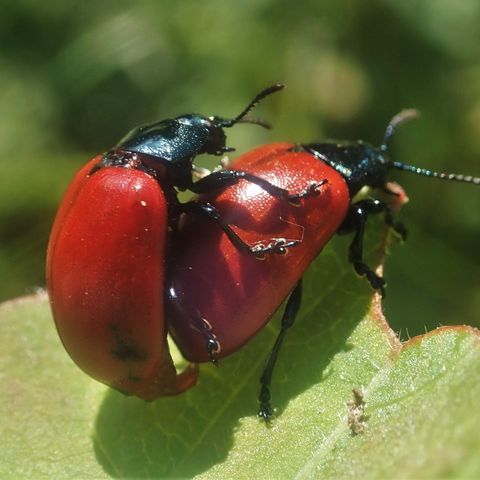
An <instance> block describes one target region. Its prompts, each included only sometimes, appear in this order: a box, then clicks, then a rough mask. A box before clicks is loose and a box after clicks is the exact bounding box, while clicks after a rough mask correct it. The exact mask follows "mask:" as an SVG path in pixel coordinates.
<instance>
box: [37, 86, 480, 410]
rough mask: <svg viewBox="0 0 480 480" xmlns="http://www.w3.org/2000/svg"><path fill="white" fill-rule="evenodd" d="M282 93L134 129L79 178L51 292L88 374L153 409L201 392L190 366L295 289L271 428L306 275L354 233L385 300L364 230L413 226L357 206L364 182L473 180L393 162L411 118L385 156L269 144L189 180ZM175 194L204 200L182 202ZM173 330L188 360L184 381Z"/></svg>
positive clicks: (382, 209)
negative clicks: (232, 131)
mask: <svg viewBox="0 0 480 480" xmlns="http://www.w3.org/2000/svg"><path fill="white" fill-rule="evenodd" d="M281 88H282V86H281V85H273V86H272V87H269V88H267V89H265V90H263V91H262V92H260V93H259V94H258V95H257V96H256V97H255V98H254V99H253V100H252V102H250V104H249V105H248V106H247V108H245V109H244V110H243V111H242V112H241V113H240V114H239V115H238V116H237V117H235V118H233V119H224V118H221V117H203V116H200V115H183V116H180V117H177V118H175V119H169V120H164V121H161V122H157V123H154V124H151V125H148V126H146V127H140V128H138V129H135V130H133V131H132V132H130V133H129V134H128V135H127V136H126V137H125V138H124V139H123V140H122V141H121V142H120V143H119V144H118V145H117V146H116V147H115V148H114V149H112V150H110V151H108V152H107V153H105V154H104V155H100V156H97V157H95V158H94V159H92V160H91V161H90V162H88V163H87V165H85V166H84V167H83V168H82V169H81V170H80V171H79V172H78V174H77V175H76V177H75V178H74V180H73V181H72V183H71V185H70V187H69V189H68V190H67V193H66V195H65V198H64V200H63V202H62V204H61V206H60V209H59V211H58V213H57V217H56V219H55V223H54V226H53V229H52V234H51V237H50V243H49V250H48V259H47V283H48V290H49V294H50V301H51V306H52V310H53V314H54V318H55V322H56V325H57V329H58V331H59V334H60V337H61V339H62V341H63V343H64V345H65V348H66V349H67V351H68V352H69V354H70V356H71V357H72V358H73V360H74V361H75V362H76V363H77V364H78V365H79V366H80V367H81V368H82V369H83V370H84V371H85V372H86V373H88V374H89V375H91V376H92V377H94V378H96V379H97V380H100V381H102V382H104V383H106V384H108V385H110V386H112V387H114V388H116V389H118V390H120V391H122V392H124V393H128V394H133V395H137V396H139V397H141V398H143V399H145V400H153V399H155V398H157V397H160V396H164V395H175V394H178V393H181V392H182V391H184V390H186V389H188V388H190V387H192V386H193V385H194V384H195V383H196V381H197V377H198V368H197V366H196V364H197V363H199V362H204V361H209V360H211V361H214V362H216V361H217V359H218V358H222V357H224V356H226V355H229V354H231V353H233V352H234V351H235V350H237V349H238V348H240V347H241V346H242V345H244V344H245V343H246V342H247V341H248V340H249V339H250V338H251V337H252V336H253V335H254V334H255V333H256V332H257V331H258V330H259V329H261V328H262V327H263V326H264V325H265V323H266V322H267V321H268V320H269V319H270V317H271V316H272V315H273V313H274V312H275V310H277V309H278V307H279V306H280V305H281V303H282V302H283V300H284V299H285V298H286V297H288V296H289V294H290V296H289V299H288V301H287V305H286V310H285V313H284V316H283V319H282V327H281V330H280V333H279V336H278V338H277V341H276V342H275V345H274V347H273V350H272V352H271V354H270V357H269V359H268V361H267V365H266V367H265V370H264V373H263V375H262V377H261V392H260V412H259V414H260V416H262V417H263V418H265V419H268V418H269V417H270V416H271V413H272V410H271V407H270V393H269V385H270V381H271V377H272V372H273V367H274V364H275V361H276V358H277V355H278V351H279V348H280V346H281V343H282V341H283V338H284V336H285V332H286V331H287V329H288V328H289V327H290V326H291V325H292V323H293V321H294V319H295V315H296V313H297V311H298V309H299V307H300V302H301V277H302V275H303V272H304V271H305V270H306V268H307V267H308V265H309V264H310V263H311V261H312V260H313V258H314V257H315V256H316V255H317V254H318V253H319V252H320V251H321V249H322V248H323V246H324V245H325V244H326V243H327V242H328V240H329V239H330V238H331V237H332V236H333V235H334V234H335V233H337V232H338V233H347V232H353V233H354V239H353V242H352V244H351V247H350V253H349V256H350V260H351V261H352V263H353V265H354V268H355V270H356V272H357V273H358V274H360V275H363V276H365V277H366V278H367V280H368V281H369V283H370V284H371V286H372V287H373V288H374V289H376V290H379V291H381V292H383V288H384V281H383V279H382V278H380V277H378V276H377V275H376V274H375V273H374V272H373V271H372V270H371V269H370V268H369V267H368V266H367V265H366V264H365V263H364V262H363V258H362V241H363V232H364V227H365V222H366V219H367V218H368V216H369V215H370V214H374V213H384V214H385V221H386V222H387V224H389V225H391V226H392V227H393V228H394V229H395V230H396V231H397V232H398V233H399V234H400V235H404V234H405V231H404V228H403V227H402V226H401V225H400V224H398V223H396V222H394V220H393V218H392V215H391V213H390V210H389V208H388V207H387V205H385V204H384V203H382V202H380V201H378V200H372V199H364V200H360V201H358V202H356V203H352V198H353V196H354V195H355V194H356V193H357V192H358V191H359V190H360V189H361V188H362V187H364V186H369V187H373V188H381V189H384V188H386V184H387V178H388V175H389V172H390V170H391V168H400V169H404V170H410V171H415V172H416V173H422V174H425V175H428V176H437V177H438V176H440V177H442V178H444V177H446V178H449V179H452V180H458V181H465V182H469V183H474V184H477V185H478V184H479V182H480V180H479V179H478V178H472V177H463V176H459V175H447V176H445V175H443V174H438V173H435V172H430V171H428V170H421V169H417V168H416V167H411V166H406V165H403V164H400V163H398V162H391V161H390V160H389V158H388V157H387V156H386V146H387V142H388V139H389V138H390V137H391V135H392V133H393V131H394V129H395V127H396V126H397V125H399V124H400V123H401V122H403V121H404V120H406V119H408V118H410V117H411V116H412V112H411V111H405V112H403V113H401V114H400V115H399V116H396V117H394V119H393V120H392V122H391V123H390V125H389V127H388V128H387V132H386V135H385V140H384V142H383V144H382V146H381V147H379V148H374V147H372V146H370V145H367V144H364V143H362V142H355V143H340V144H339V143H331V142H329V143H318V144H309V145H294V144H290V143H280V144H272V145H266V146H264V147H260V148H257V149H256V150H253V151H252V152H250V153H247V154H245V155H243V156H241V157H240V158H239V159H237V161H236V162H235V163H234V164H233V165H232V168H229V169H228V170H220V171H217V172H214V173H211V174H210V175H207V176H206V177H204V178H202V179H201V180H198V181H197V182H193V181H192V170H193V169H194V167H193V161H194V159H195V157H196V156H197V155H199V154H202V153H210V154H214V155H220V154H222V153H224V152H227V151H230V150H231V149H230V148H228V147H227V146H226V139H225V133H224V129H225V128H228V127H231V126H233V125H235V124H236V123H239V122H249V123H258V124H260V125H263V126H265V124H264V123H263V122H261V121H259V120H256V119H249V118H248V116H247V114H248V112H249V111H250V109H251V108H252V107H253V106H254V105H255V104H256V103H257V102H258V101H260V100H261V99H262V98H264V97H266V96H267V95H269V94H271V93H274V92H276V91H278V90H280V89H281ZM175 188H178V189H180V190H184V189H188V190H191V191H192V192H194V193H197V194H201V195H200V197H199V198H197V199H196V200H194V201H191V202H187V203H183V204H182V203H180V202H179V201H178V200H177V197H176V190H175ZM183 214H187V215H183ZM283 254H287V255H283ZM260 260H263V261H260ZM167 324H168V331H169V332H171V334H172V336H173V338H174V340H175V341H176V343H177V344H178V346H179V347H180V350H181V351H182V353H183V354H184V355H185V357H186V358H187V359H188V360H190V361H191V362H192V364H191V365H189V367H187V368H186V369H185V370H184V371H183V372H182V373H180V374H177V372H176V370H175V367H174V365H173V362H172V359H171V357H170V353H169V351H168V346H167V342H166V334H167Z"/></svg>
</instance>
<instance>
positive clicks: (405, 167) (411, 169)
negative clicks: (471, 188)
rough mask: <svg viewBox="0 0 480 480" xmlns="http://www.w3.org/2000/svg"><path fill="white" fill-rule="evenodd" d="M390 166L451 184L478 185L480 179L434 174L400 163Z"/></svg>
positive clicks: (431, 171)
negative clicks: (448, 181)
mask: <svg viewBox="0 0 480 480" xmlns="http://www.w3.org/2000/svg"><path fill="white" fill-rule="evenodd" d="M392 165H393V166H394V167H395V168H398V169H399V170H404V171H406V172H412V173H416V174H418V175H425V176H426V177H434V178H440V179H442V180H451V181H453V182H463V183H473V185H480V177H474V176H472V175H462V174H459V173H444V172H435V171H433V170H428V169H427V168H420V167H415V166H414V165H407V164H405V163H402V162H393V164H392Z"/></svg>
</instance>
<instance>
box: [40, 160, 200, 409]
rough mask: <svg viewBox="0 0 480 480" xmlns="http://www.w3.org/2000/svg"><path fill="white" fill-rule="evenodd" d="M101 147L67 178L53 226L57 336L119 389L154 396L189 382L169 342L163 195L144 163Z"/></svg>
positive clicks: (50, 268)
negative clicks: (105, 159)
mask: <svg viewBox="0 0 480 480" xmlns="http://www.w3.org/2000/svg"><path fill="white" fill-rule="evenodd" d="M100 159H101V156H98V157H95V158H94V159H92V160H91V161H90V162H89V163H87V165H85V166H84V167H83V168H82V169H81V170H80V171H79V172H78V174H77V175H76V177H75V178H74V180H73V181H72V183H71V185H70V187H69V189H68V190H67V193H66V194H65V197H64V199H63V202H62V204H61V207H60V209H59V211H58V214H57V217H56V219H55V223H54V226H53V229H52V233H51V237H50V242H49V247H48V255H47V285H48V291H49V295H50V302H51V306H52V311H53V313H54V318H55V322H56V326H57V329H58V332H59V335H60V338H61V340H62V342H63V344H64V346H65V348H66V350H67V351H68V353H69V354H70V356H71V357H72V359H73V360H74V361H75V363H76V364H77V365H78V366H79V367H80V368H82V369H83V370H84V371H85V372H86V373H88V374H89V375H90V376H92V377H93V378H95V379H97V380H99V381H101V382H103V383H106V384H108V385H110V386H112V387H114V388H116V389H118V390H120V391H122V392H125V393H128V394H132V395H137V396H139V397H141V398H143V399H145V400H152V399H154V398H157V397H159V396H163V395H174V394H178V393H180V392H182V391H184V390H186V389H188V388H190V387H192V386H193V385H194V384H195V383H196V380H197V376H198V372H197V368H196V367H194V366H190V367H188V368H187V369H186V370H185V371H184V372H183V373H181V374H179V375H177V373H176V370H175V367H174V365H173V362H172V359H171V356H170V353H169V350H168V345H167V342H166V333H167V332H166V327H165V321H164V300H163V298H164V297H163V291H164V288H165V287H164V262H165V250H166V240H167V223H168V220H167V205H166V201H165V197H164V194H163V191H162V189H161V188H160V186H159V183H158V182H157V181H156V180H155V179H154V178H153V177H152V176H150V175H148V174H147V173H145V172H143V171H140V170H137V169H134V168H125V167H106V168H102V169H100V170H98V171H96V172H95V173H94V174H90V172H91V171H92V168H93V167H94V165H96V164H98V162H99V161H100Z"/></svg>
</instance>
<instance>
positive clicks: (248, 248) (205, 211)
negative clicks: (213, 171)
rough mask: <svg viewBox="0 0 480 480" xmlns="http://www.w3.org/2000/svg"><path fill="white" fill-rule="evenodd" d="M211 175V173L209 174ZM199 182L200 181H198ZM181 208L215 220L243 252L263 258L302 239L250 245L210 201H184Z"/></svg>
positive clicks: (275, 240) (292, 245)
mask: <svg viewBox="0 0 480 480" xmlns="http://www.w3.org/2000/svg"><path fill="white" fill-rule="evenodd" d="M209 176H210V175H209ZM197 183H199V182H197ZM181 208H182V209H183V211H184V212H185V213H194V214H199V215H203V216H205V217H207V218H209V219H210V220H213V221H214V222H215V223H216V224H217V225H218V226H219V227H220V228H221V229H222V230H223V231H224V232H225V234H226V235H227V237H228V238H229V240H230V241H231V242H232V243H233V245H235V247H237V248H238V249H239V250H241V251H243V252H247V253H249V254H252V255H254V256H255V257H258V258H263V257H264V256H265V254H269V253H278V254H281V255H283V254H285V253H286V251H287V250H286V249H287V248H290V247H294V246H296V245H298V244H299V243H300V240H289V241H287V240H286V239H283V238H274V239H272V240H270V241H269V242H268V243H257V244H256V245H253V246H252V245H249V244H248V243H246V242H245V241H244V240H242V239H241V238H240V237H239V236H238V235H237V234H236V233H235V232H234V231H233V229H232V228H231V227H230V225H229V224H228V223H227V222H226V221H225V220H224V219H223V218H222V216H221V215H220V213H219V212H218V210H217V209H216V208H215V207H214V206H213V205H212V204H210V203H199V202H187V203H182V204H181Z"/></svg>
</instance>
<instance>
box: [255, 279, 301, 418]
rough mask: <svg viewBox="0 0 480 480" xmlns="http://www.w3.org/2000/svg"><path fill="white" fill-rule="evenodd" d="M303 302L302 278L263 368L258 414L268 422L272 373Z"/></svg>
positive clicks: (288, 301)
mask: <svg viewBox="0 0 480 480" xmlns="http://www.w3.org/2000/svg"><path fill="white" fill-rule="evenodd" d="M301 303H302V279H300V280H299V281H298V282H297V284H296V286H295V288H294V289H293V291H292V293H291V294H290V296H289V297H288V300H287V305H286V307H285V311H284V313H283V317H282V324H281V327H280V331H279V332H278V335H277V338H276V340H275V343H274V345H273V348H272V351H271V352H270V355H269V357H268V359H267V363H266V364H265V368H264V369H263V373H262V376H261V377H260V394H259V395H258V399H259V401H260V408H259V410H258V416H259V417H261V418H263V419H264V420H265V421H266V422H267V423H268V422H269V420H270V418H271V416H272V414H273V410H272V407H271V405H270V398H271V395H270V384H271V383H272V374H273V369H274V367H275V363H276V361H277V358H278V352H279V351H280V347H281V346H282V343H283V340H284V338H285V334H286V333H287V330H288V329H289V328H290V327H291V326H292V325H293V323H294V321H295V317H296V316H297V313H298V310H299V309H300V305H301Z"/></svg>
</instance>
